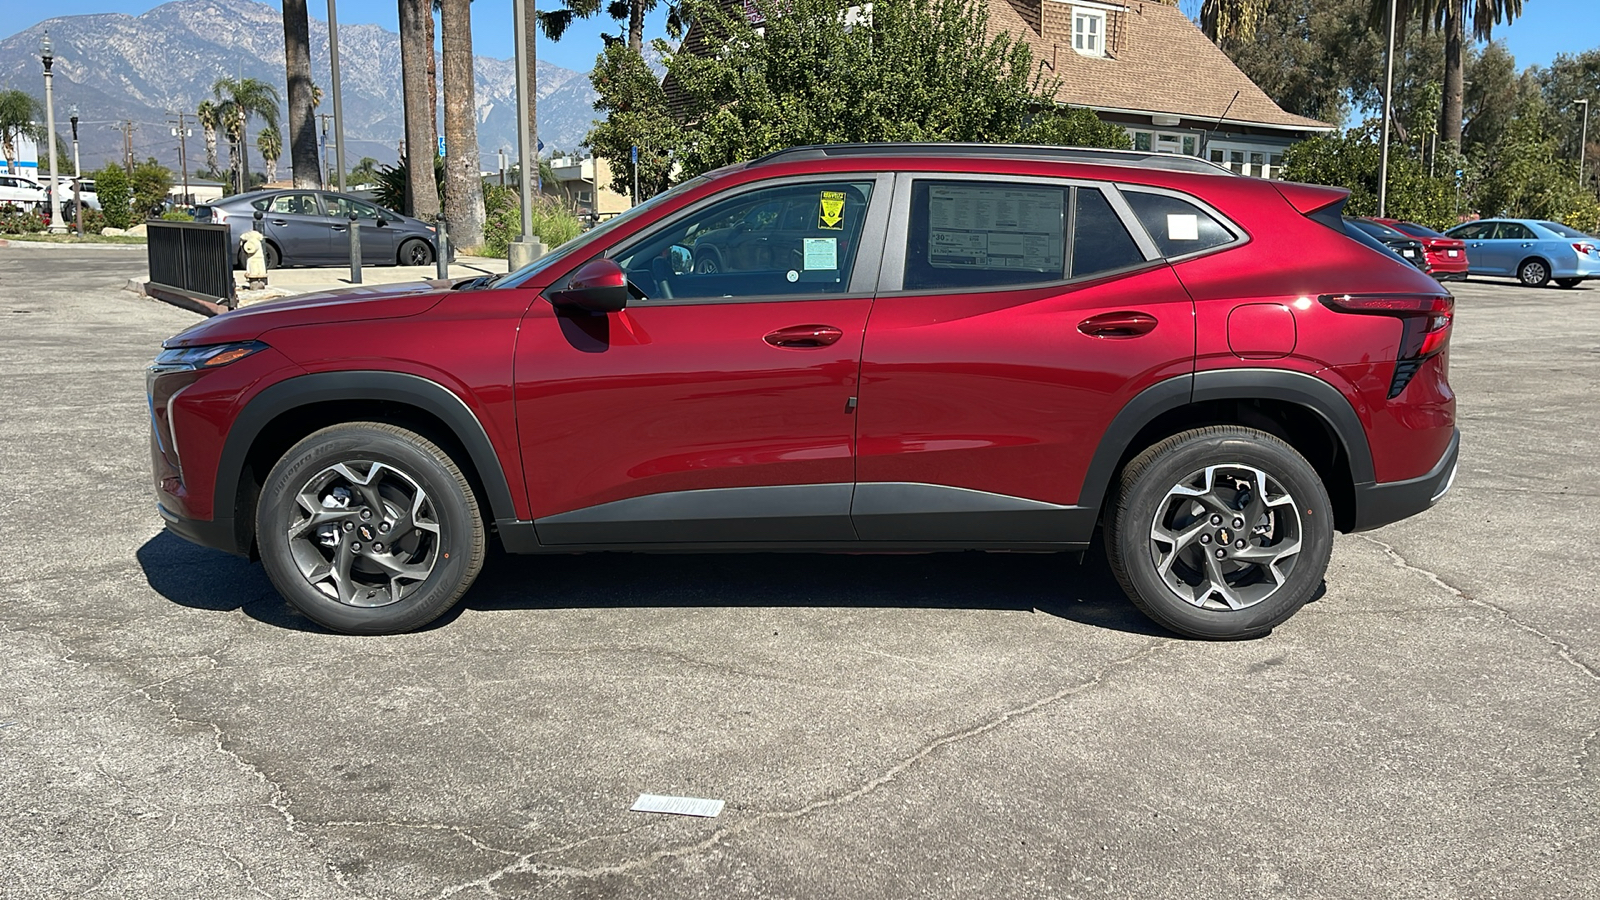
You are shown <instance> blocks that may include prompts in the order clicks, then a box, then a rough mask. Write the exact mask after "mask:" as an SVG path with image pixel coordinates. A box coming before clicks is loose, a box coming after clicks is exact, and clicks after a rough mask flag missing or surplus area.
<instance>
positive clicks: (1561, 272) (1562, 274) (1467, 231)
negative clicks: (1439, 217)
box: [1445, 219, 1600, 288]
mask: <svg viewBox="0 0 1600 900" xmlns="http://www.w3.org/2000/svg"><path fill="white" fill-rule="evenodd" d="M1445 234H1447V235H1449V236H1450V237H1453V238H1459V239H1461V240H1463V241H1466V243H1467V260H1468V264H1467V274H1469V275H1507V276H1510V277H1512V278H1516V279H1517V280H1519V281H1521V282H1522V283H1523V284H1525V285H1528V286H1529V287H1543V286H1544V285H1546V284H1548V283H1549V282H1550V281H1551V280H1552V279H1553V280H1554V281H1555V283H1556V284H1558V285H1560V286H1562V287H1564V288H1570V287H1577V286H1578V283H1579V282H1581V281H1584V280H1585V279H1589V278H1600V239H1597V238H1594V237H1591V236H1589V235H1587V234H1584V233H1583V232H1581V231H1579V230H1577V229H1575V228H1568V227H1567V226H1565V225H1562V224H1560V223H1559V222H1541V221H1538V220H1536V219H1480V220H1478V221H1476V222H1467V223H1466V224H1464V225H1457V226H1456V227H1454V228H1452V229H1450V230H1449V231H1446V232H1445Z"/></svg>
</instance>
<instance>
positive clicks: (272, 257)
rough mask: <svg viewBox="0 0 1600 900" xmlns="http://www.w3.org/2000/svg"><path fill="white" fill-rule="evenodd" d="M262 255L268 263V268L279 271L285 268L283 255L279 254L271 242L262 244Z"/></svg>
mask: <svg viewBox="0 0 1600 900" xmlns="http://www.w3.org/2000/svg"><path fill="white" fill-rule="evenodd" d="M261 255H262V257H264V258H265V259H266V261H267V268H269V269H279V268H282V267H283V254H281V253H279V252H278V248H277V247H276V246H274V245H273V243H272V242H271V241H262V242H261Z"/></svg>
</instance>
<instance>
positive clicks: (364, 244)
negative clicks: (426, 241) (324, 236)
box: [322, 194, 396, 266]
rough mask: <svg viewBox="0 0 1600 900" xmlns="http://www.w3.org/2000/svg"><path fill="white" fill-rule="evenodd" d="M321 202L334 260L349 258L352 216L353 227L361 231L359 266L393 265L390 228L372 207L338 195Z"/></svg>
mask: <svg viewBox="0 0 1600 900" xmlns="http://www.w3.org/2000/svg"><path fill="white" fill-rule="evenodd" d="M322 200H323V203H324V205H325V206H326V207H327V209H328V216H329V218H330V219H331V220H332V221H331V222H330V226H331V227H330V229H329V233H330V234H331V236H332V243H331V244H330V246H331V248H332V250H333V255H334V256H336V257H338V258H339V259H340V260H348V259H349V258H350V228H351V218H350V216H351V213H354V214H355V223H356V226H357V227H359V228H360V229H361V263H362V265H367V266H382V265H387V264H389V263H392V262H394V261H395V259H396V256H395V246H394V226H393V225H391V224H390V223H389V222H388V220H387V218H386V217H385V216H384V215H383V213H381V212H379V210H378V208H377V207H376V206H373V205H372V204H371V203H363V202H362V201H360V200H357V199H355V198H354V197H343V196H340V195H338V194H323V195H322Z"/></svg>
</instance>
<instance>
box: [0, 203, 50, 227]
mask: <svg viewBox="0 0 1600 900" xmlns="http://www.w3.org/2000/svg"><path fill="white" fill-rule="evenodd" d="M42 231H44V216H41V215H39V213H38V212H37V211H35V210H31V209H29V210H24V209H22V208H21V207H17V206H13V205H11V204H9V203H7V204H5V205H3V206H0V233H4V234H38V233H40V232H42Z"/></svg>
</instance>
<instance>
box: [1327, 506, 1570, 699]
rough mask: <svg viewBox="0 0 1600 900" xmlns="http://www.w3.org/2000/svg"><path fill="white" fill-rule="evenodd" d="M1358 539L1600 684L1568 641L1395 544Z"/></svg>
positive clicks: (1372, 539) (1396, 565)
mask: <svg viewBox="0 0 1600 900" xmlns="http://www.w3.org/2000/svg"><path fill="white" fill-rule="evenodd" d="M1355 536H1356V537H1358V538H1360V539H1362V540H1363V541H1366V542H1367V543H1369V544H1372V545H1373V546H1375V547H1378V548H1379V549H1381V550H1383V552H1384V554H1385V555H1387V556H1388V557H1389V559H1390V561H1391V562H1393V563H1394V565H1395V567H1396V568H1400V569H1405V570H1406V571H1408V572H1415V573H1417V574H1418V575H1421V576H1422V577H1423V578H1425V579H1427V580H1428V581H1429V582H1431V583H1432V584H1433V585H1434V586H1435V587H1438V588H1439V589H1441V590H1443V591H1447V592H1449V593H1450V594H1453V595H1454V596H1456V597H1458V598H1460V599H1462V600H1465V601H1466V602H1468V603H1470V604H1472V605H1473V606H1476V607H1479V608H1480V609H1486V610H1488V611H1490V612H1492V613H1494V614H1495V615H1497V616H1499V617H1500V618H1502V619H1504V620H1505V621H1506V622H1508V623H1509V624H1510V625H1511V626H1512V627H1513V628H1516V629H1517V630H1519V631H1522V632H1526V633H1527V634H1531V635H1533V636H1534V637H1537V638H1539V639H1540V640H1542V641H1544V642H1545V643H1547V644H1549V645H1550V646H1551V647H1553V648H1555V651H1556V655H1557V656H1560V657H1561V658H1562V659H1563V660H1565V661H1566V662H1567V664H1568V665H1570V666H1572V667H1573V668H1574V669H1577V670H1578V671H1579V672H1582V673H1583V674H1584V675H1585V676H1587V677H1588V678H1589V680H1590V681H1593V682H1595V683H1596V684H1600V671H1596V670H1595V668H1594V667H1593V666H1591V665H1589V664H1588V663H1586V662H1584V661H1583V660H1581V659H1579V658H1578V657H1577V654H1575V653H1573V651H1572V647H1571V645H1569V644H1567V642H1565V641H1563V640H1561V639H1559V638H1556V637H1553V636H1551V635H1550V634H1547V633H1546V632H1544V631H1541V630H1539V629H1538V628H1537V627H1536V626H1533V625H1530V624H1528V623H1527V622H1524V621H1522V620H1521V619H1519V618H1517V617H1516V616H1515V615H1513V614H1512V613H1511V611H1510V610H1508V609H1506V608H1504V607H1502V606H1499V605H1496V604H1494V603H1490V602H1489V601H1487V600H1483V599H1481V598H1479V597H1475V596H1473V595H1472V594H1470V593H1468V592H1467V591H1464V590H1462V589H1461V588H1458V587H1456V586H1455V585H1453V584H1451V583H1449V582H1448V581H1445V580H1444V579H1443V578H1440V577H1439V575H1438V574H1437V573H1434V572H1430V571H1428V570H1427V569H1424V568H1422V567H1421V566H1418V565H1414V564H1413V563H1411V562H1410V561H1409V560H1407V559H1406V558H1405V557H1404V556H1402V555H1401V554H1400V551H1398V550H1396V549H1395V548H1394V547H1393V546H1392V545H1390V544H1386V543H1384V542H1383V541H1380V540H1378V539H1377V538H1374V537H1368V536H1367V535H1364V534H1358V535H1355Z"/></svg>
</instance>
